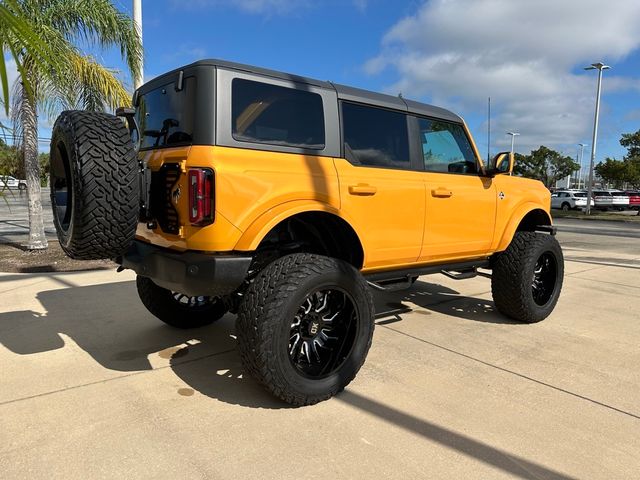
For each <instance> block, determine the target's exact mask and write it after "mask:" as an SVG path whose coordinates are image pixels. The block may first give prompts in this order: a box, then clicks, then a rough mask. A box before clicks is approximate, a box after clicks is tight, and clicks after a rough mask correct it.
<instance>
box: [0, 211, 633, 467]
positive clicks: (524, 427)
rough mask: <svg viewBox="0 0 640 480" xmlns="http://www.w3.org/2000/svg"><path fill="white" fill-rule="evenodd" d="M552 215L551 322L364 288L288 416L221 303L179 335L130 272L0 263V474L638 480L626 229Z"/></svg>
mask: <svg viewBox="0 0 640 480" xmlns="http://www.w3.org/2000/svg"><path fill="white" fill-rule="evenodd" d="M581 223H586V222H581ZM559 224H560V229H561V231H560V233H559V239H560V240H561V242H562V243H563V245H564V251H565V255H566V256H567V258H568V259H569V260H568V261H567V263H566V277H565V286H564V289H563V293H562V296H561V298H560V302H559V304H558V307H557V308H556V310H555V312H554V313H553V314H552V316H551V317H550V318H548V319H547V320H545V321H544V322H542V323H539V324H536V325H518V324H513V323H510V322H509V321H507V320H506V319H505V318H504V317H502V316H500V315H499V314H497V313H496V312H495V311H494V309H493V304H492V302H491V295H490V282H489V280H487V279H484V278H476V279H471V280H466V281H461V282H456V281H453V280H450V279H447V278H445V277H444V276H441V275H435V276H430V277H422V278H421V281H419V282H417V283H416V285H415V286H414V287H413V288H412V289H411V290H408V291H406V292H398V293H395V294H376V308H377V328H376V331H375V336H374V343H373V347H372V349H371V352H370V354H369V357H368V359H367V362H366V363H365V365H364V367H363V368H362V370H361V372H360V374H359V375H358V377H357V378H356V379H355V381H354V382H353V383H352V384H351V385H350V386H349V387H348V388H347V389H346V391H345V392H343V393H342V394H340V395H338V396H337V397H335V398H334V399H331V400H329V401H327V402H323V403H321V404H319V405H316V406H313V407H305V408H297V409H295V408H288V407H287V406H286V405H283V404H282V403H280V402H278V401H276V400H274V399H272V398H271V397H270V396H269V395H268V394H266V393H264V392H263V391H262V390H261V388H260V387H258V386H257V385H256V384H255V383H254V382H253V381H252V380H251V379H250V378H246V377H245V376H244V375H243V371H242V368H241V365H240V361H239V358H238V356H237V353H236V351H235V341H234V317H233V316H231V315H228V316H227V317H225V318H224V319H223V320H221V321H220V322H218V323H216V324H215V325H213V326H211V327H207V328H203V329H198V330H192V331H188V332H185V331H176V330H173V329H171V328H169V327H166V326H165V325H163V324H162V323H161V322H159V321H157V320H156V319H155V318H154V317H152V316H151V315H150V314H149V313H148V312H147V311H146V310H145V309H144V307H143V306H142V304H141V303H140V302H139V300H138V298H137V294H136V292H135V283H134V281H133V280H134V276H133V275H132V274H131V273H130V272H123V273H120V274H116V273H115V272H111V271H99V272H85V273H71V274H37V275H34V274H18V275H8V274H4V275H0V371H1V372H2V388H1V389H0V472H1V473H0V476H1V477H2V478H3V479H14V478H16V479H17V478H34V479H38V478H47V479H49V478H65V479H67V478H92V479H93V478H114V477H120V478H175V477H178V476H179V477H186V478H224V479H227V478H229V479H230V478H256V479H257V478H260V479H271V478H273V479H283V478H285V479H288V478H323V479H326V478H339V479H345V478H354V479H358V478H402V479H407V478H446V479H450V478H526V479H539V478H560V479H566V478H589V479H597V478H602V479H610V478H637V476H638V472H639V471H640V435H638V432H639V431H640V394H639V392H640V372H639V371H638V370H639V369H638V367H639V366H640V351H639V349H638V345H639V344H640V323H638V322H637V317H638V311H639V310H640V252H639V251H638V249H637V248H636V247H635V245H637V243H638V240H637V238H636V237H635V230H634V229H633V228H634V227H629V228H630V229H631V230H630V231H628V232H626V233H625V232H624V231H622V232H621V231H617V232H618V234H619V236H613V235H609V234H607V233H603V232H602V231H599V232H591V233H589V232H587V233H585V232H584V231H579V232H577V233H576V232H574V231H573V230H576V229H578V230H580V228H579V226H573V224H571V222H569V224H567V223H566V222H565V221H563V222H559ZM563 225H564V228H565V229H566V230H564V231H563ZM585 228H592V225H591V224H589V225H587V226H586V227H585ZM622 228H623V230H624V228H627V227H622ZM624 245H626V248H623V246H624ZM633 248H636V249H635V250H632V249H633Z"/></svg>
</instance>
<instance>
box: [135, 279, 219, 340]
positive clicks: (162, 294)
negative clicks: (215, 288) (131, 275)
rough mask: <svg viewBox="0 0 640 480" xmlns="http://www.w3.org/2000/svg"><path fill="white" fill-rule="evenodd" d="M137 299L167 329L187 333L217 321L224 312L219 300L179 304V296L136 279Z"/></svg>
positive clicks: (206, 299) (200, 300)
mask: <svg viewBox="0 0 640 480" xmlns="http://www.w3.org/2000/svg"><path fill="white" fill-rule="evenodd" d="M136 287H137V288H138V296H139V297H140V300H141V301H142V303H143V305H144V306H145V307H147V310H149V312H151V313H152V314H153V315H155V316H156V317H157V318H158V319H160V320H162V321H163V322H164V323H166V324H167V325H171V326H172V327H175V328H181V329H188V328H198V327H204V326H205V325H210V324H212V323H213V322H215V321H216V320H219V319H221V318H222V317H223V316H224V314H225V313H227V311H228V307H227V303H226V301H225V299H224V298H222V297H215V298H209V297H186V298H188V299H190V300H191V301H189V302H187V303H182V302H181V301H179V300H178V298H177V297H180V294H177V293H176V292H172V291H171V290H167V289H166V288H162V287H160V286H158V285H156V284H155V283H153V281H152V280H151V279H149V278H146V277H140V276H138V277H137V278H136Z"/></svg>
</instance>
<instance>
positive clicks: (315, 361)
mask: <svg viewBox="0 0 640 480" xmlns="http://www.w3.org/2000/svg"><path fill="white" fill-rule="evenodd" d="M355 315H356V310H355V307H354V304H353V300H352V299H351V298H350V297H349V295H348V294H347V293H346V292H344V291H341V290H338V289H326V290H317V291H315V292H313V293H312V294H310V295H309V296H308V297H307V298H306V299H305V300H304V302H303V303H302V305H300V308H298V312H297V313H296V315H295V317H294V321H293V323H292V324H291V331H290V334H291V335H290V338H289V347H288V350H289V359H290V360H291V363H292V364H293V366H294V367H295V368H296V369H297V370H298V371H299V372H300V373H302V374H303V375H304V376H306V377H309V378H316V379H317V378H325V377H327V376H329V375H331V374H333V373H334V372H335V371H336V370H338V369H339V368H340V366H341V365H342V363H343V362H344V360H345V358H346V357H347V356H348V355H349V353H350V352H351V349H352V348H353V342H354V340H355V338H356V330H357V322H356V321H355Z"/></svg>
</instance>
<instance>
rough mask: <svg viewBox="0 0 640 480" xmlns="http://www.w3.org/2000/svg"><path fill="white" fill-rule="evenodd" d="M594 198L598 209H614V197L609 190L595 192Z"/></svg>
mask: <svg viewBox="0 0 640 480" xmlns="http://www.w3.org/2000/svg"><path fill="white" fill-rule="evenodd" d="M593 198H594V200H595V201H596V208H597V209H599V210H608V209H610V208H613V195H611V193H610V192H609V191H608V190H594V191H593Z"/></svg>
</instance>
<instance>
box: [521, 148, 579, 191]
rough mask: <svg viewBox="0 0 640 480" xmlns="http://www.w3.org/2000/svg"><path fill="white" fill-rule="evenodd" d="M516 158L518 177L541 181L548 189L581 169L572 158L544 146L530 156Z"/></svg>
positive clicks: (533, 151)
mask: <svg viewBox="0 0 640 480" xmlns="http://www.w3.org/2000/svg"><path fill="white" fill-rule="evenodd" d="M515 157H516V164H515V167H514V172H515V173H516V175H522V176H523V177H527V178H534V179H536V180H540V181H541V182H542V183H544V185H545V186H546V187H547V188H550V187H553V186H554V185H555V184H556V181H558V180H560V179H561V178H565V177H567V176H568V175H571V174H572V173H573V172H576V171H578V170H579V169H580V165H578V164H577V163H576V162H575V161H574V160H573V159H572V158H571V157H568V156H563V155H562V154H561V153H559V152H556V151H555V150H552V149H550V148H547V147H545V146H544V145H541V146H540V148H538V149H537V150H532V151H531V153H530V154H529V155H521V154H519V153H516V154H515Z"/></svg>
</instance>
